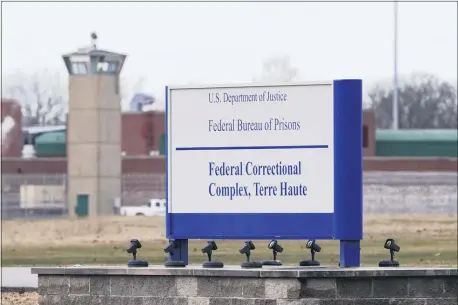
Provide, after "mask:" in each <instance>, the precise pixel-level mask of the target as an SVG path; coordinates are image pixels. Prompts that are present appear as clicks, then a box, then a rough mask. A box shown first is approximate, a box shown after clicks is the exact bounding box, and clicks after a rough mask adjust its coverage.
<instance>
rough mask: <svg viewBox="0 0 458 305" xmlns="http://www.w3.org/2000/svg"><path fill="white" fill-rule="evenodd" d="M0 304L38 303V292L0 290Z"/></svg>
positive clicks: (35, 304)
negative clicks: (0, 296) (0, 297)
mask: <svg viewBox="0 0 458 305" xmlns="http://www.w3.org/2000/svg"><path fill="white" fill-rule="evenodd" d="M2 305H38V293H37V292H25V293H17V292H2Z"/></svg>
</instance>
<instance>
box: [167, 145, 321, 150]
mask: <svg viewBox="0 0 458 305" xmlns="http://www.w3.org/2000/svg"><path fill="white" fill-rule="evenodd" d="M320 148H329V146H328V145H290V146H200V147H177V148H175V149H176V150H272V149H320Z"/></svg>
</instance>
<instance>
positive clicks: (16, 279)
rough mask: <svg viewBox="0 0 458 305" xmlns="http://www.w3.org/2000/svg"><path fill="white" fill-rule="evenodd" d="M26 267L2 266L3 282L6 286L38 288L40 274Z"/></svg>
mask: <svg viewBox="0 0 458 305" xmlns="http://www.w3.org/2000/svg"><path fill="white" fill-rule="evenodd" d="M30 270H31V269H30V268H26V267H2V277H1V283H2V287H4V288H37V287H38V275H36V274H31V273H30Z"/></svg>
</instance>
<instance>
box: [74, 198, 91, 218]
mask: <svg viewBox="0 0 458 305" xmlns="http://www.w3.org/2000/svg"><path fill="white" fill-rule="evenodd" d="M75 214H76V216H78V217H87V216H89V195H86V194H80V195H77V196H76V207H75Z"/></svg>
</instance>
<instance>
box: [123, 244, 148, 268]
mask: <svg viewBox="0 0 458 305" xmlns="http://www.w3.org/2000/svg"><path fill="white" fill-rule="evenodd" d="M141 247H142V244H141V243H140V241H139V240H138V239H131V240H130V246H129V248H127V249H126V252H127V253H132V256H133V259H131V260H130V261H129V262H128V263H127V267H148V262H147V261H142V260H137V249H140V248H141Z"/></svg>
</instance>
